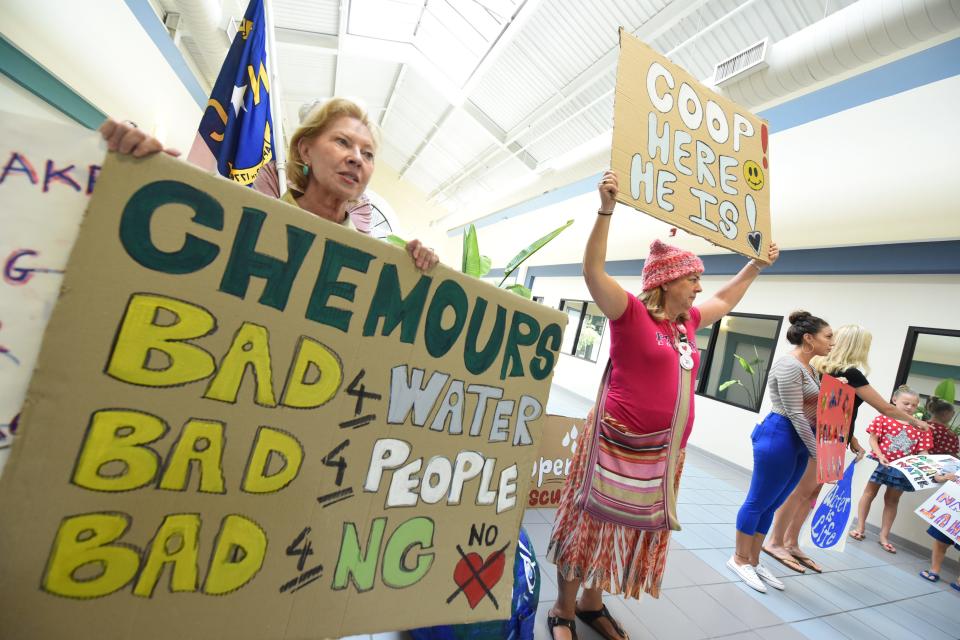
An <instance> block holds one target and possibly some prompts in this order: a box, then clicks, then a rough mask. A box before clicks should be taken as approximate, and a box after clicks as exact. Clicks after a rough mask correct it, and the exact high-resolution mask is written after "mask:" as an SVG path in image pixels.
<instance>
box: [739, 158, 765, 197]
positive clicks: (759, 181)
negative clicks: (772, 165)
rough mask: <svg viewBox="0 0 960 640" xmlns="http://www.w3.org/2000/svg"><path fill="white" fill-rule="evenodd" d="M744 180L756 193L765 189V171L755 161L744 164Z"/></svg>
mask: <svg viewBox="0 0 960 640" xmlns="http://www.w3.org/2000/svg"><path fill="white" fill-rule="evenodd" d="M743 179H744V180H746V181H747V185H748V186H749V187H750V188H751V189H753V190H754V191H760V189H763V169H761V168H760V165H758V164H757V163H756V162H754V161H753V160H747V161H746V162H744V163H743Z"/></svg>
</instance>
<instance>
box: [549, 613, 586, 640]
mask: <svg viewBox="0 0 960 640" xmlns="http://www.w3.org/2000/svg"><path fill="white" fill-rule="evenodd" d="M578 615H579V614H578ZM554 627H566V628H568V629H570V637H571V638H573V640H577V623H576V622H574V621H573V620H571V619H570V618H561V617H560V616H547V629H549V630H550V640H553V628H554Z"/></svg>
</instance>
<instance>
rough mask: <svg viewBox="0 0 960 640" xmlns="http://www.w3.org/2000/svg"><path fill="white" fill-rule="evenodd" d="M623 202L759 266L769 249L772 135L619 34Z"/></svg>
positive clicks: (617, 145) (616, 141)
mask: <svg viewBox="0 0 960 640" xmlns="http://www.w3.org/2000/svg"><path fill="white" fill-rule="evenodd" d="M613 114H614V115H613V150H612V153H611V158H610V166H611V167H612V168H613V170H614V171H615V172H616V173H617V176H618V178H619V181H620V191H619V193H618V194H617V201H618V202H622V203H623V204H626V205H629V206H631V207H634V208H635V209H639V210H640V211H642V212H644V213H646V214H649V215H651V216H653V217H654V218H658V219H660V220H663V221H664V222H666V223H668V224H670V225H672V226H675V227H680V228H681V229H684V230H685V231H689V232H690V233H692V234H694V235H697V236H701V237H703V238H706V239H707V240H709V241H710V242H712V243H714V244H716V245H719V246H721V247H725V248H727V249H730V250H732V251H736V252H737V253H740V254H743V255H745V256H747V257H750V258H757V259H760V260H763V261H766V259H767V248H768V246H769V244H770V160H769V149H768V145H767V143H768V140H769V130H768V127H767V123H766V121H764V120H761V119H760V118H758V117H756V116H754V115H753V114H751V113H750V112H748V111H747V110H746V109H744V108H743V107H741V106H739V105H737V104H736V103H734V102H732V101H731V100H729V99H727V98H725V97H723V96H721V95H719V94H717V93H715V92H713V91H711V90H710V89H708V88H706V87H705V86H703V85H702V84H700V82H698V81H697V79H696V78H694V77H693V76H691V75H690V74H689V73H687V72H686V71H685V70H684V69H682V68H680V67H678V66H677V65H675V64H673V63H672V62H670V60H668V59H667V58H665V57H664V56H662V55H660V54H658V53H657V52H655V51H654V50H653V49H651V48H650V47H648V46H647V45H645V44H644V43H643V42H641V41H640V40H638V39H637V38H636V37H634V36H633V35H631V34H629V33H627V32H626V31H624V30H623V29H622V28H621V29H620V61H619V64H618V66H617V88H616V95H615V97H614V106H613Z"/></svg>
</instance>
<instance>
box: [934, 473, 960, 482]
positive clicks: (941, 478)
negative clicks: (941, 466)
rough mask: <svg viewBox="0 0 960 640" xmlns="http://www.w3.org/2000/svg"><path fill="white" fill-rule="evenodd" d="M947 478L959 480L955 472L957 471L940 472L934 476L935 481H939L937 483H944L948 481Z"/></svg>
mask: <svg viewBox="0 0 960 640" xmlns="http://www.w3.org/2000/svg"><path fill="white" fill-rule="evenodd" d="M947 480H953V481H956V480H957V474H955V473H938V474H936V475H935V476H933V481H934V482H937V483H940V484H943V483H944V482H946V481H947Z"/></svg>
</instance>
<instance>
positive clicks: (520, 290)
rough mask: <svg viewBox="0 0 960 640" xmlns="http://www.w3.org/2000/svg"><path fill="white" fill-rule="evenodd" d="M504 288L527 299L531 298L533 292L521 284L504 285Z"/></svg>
mask: <svg viewBox="0 0 960 640" xmlns="http://www.w3.org/2000/svg"><path fill="white" fill-rule="evenodd" d="M504 289H506V290H507V291H512V292H513V293H515V294H517V295H518V296H520V297H522V298H526V299H527V300H530V299H531V298H533V292H532V291H530V289H527V288H526V287H525V286H523V285H522V284H512V285H510V286H509V287H504Z"/></svg>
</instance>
